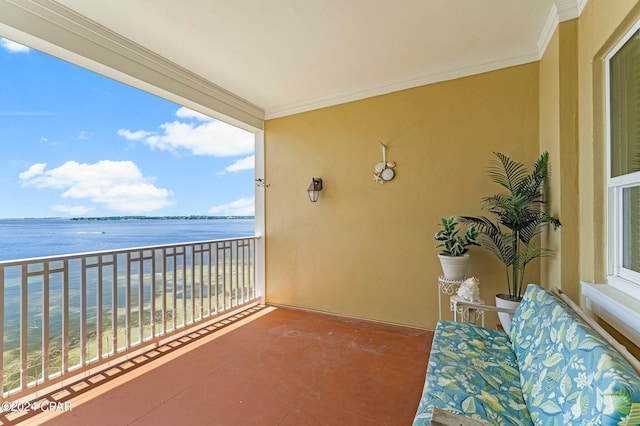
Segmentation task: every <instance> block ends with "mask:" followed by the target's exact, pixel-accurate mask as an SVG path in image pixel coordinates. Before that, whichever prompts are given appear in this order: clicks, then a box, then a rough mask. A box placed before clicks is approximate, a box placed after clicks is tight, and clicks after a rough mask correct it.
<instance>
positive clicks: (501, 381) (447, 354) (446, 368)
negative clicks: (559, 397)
mask: <svg viewBox="0 0 640 426" xmlns="http://www.w3.org/2000/svg"><path fill="white" fill-rule="evenodd" d="M519 376H520V375H519V372H518V367H517V363H516V360H515V357H514V354H513V349H512V347H511V342H510V341H509V338H508V337H507V335H506V334H504V333H500V332H498V331H494V330H490V329H487V328H483V327H479V326H476V325H473V324H468V323H455V322H449V321H439V322H438V325H437V327H436V331H435V334H434V339H433V346H432V348H431V355H430V357H429V365H428V369H427V377H426V381H425V385H424V392H423V396H422V399H421V401H420V405H419V407H418V411H417V415H416V417H415V419H414V422H413V425H414V426H418V425H430V424H431V414H432V411H433V407H437V408H441V409H444V410H447V411H450V412H453V413H456V414H461V415H464V416H467V417H471V418H473V419H476V420H481V421H484V422H486V423H488V424H492V425H527V424H531V420H530V419H529V415H528V412H527V407H526V405H525V403H524V398H523V396H522V392H521V391H520V377H519Z"/></svg>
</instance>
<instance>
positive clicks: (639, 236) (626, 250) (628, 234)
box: [622, 186, 640, 272]
mask: <svg viewBox="0 0 640 426" xmlns="http://www.w3.org/2000/svg"><path fill="white" fill-rule="evenodd" d="M622 200H623V201H622V211H623V213H622V216H623V218H622V234H623V237H622V245H623V250H622V252H623V261H622V266H623V267H625V268H627V269H631V270H633V271H635V272H640V186H635V187H632V188H624V189H623V190H622Z"/></svg>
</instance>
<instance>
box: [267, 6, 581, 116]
mask: <svg viewBox="0 0 640 426" xmlns="http://www.w3.org/2000/svg"><path fill="white" fill-rule="evenodd" d="M587 1H588V0H554V3H552V5H551V8H550V9H549V14H548V16H547V19H546V21H545V24H544V26H543V28H542V31H541V32H540V36H539V37H538V41H537V43H536V46H535V47H531V48H529V49H523V50H522V51H520V52H518V53H517V54H516V55H514V56H512V57H507V58H496V59H495V60H493V61H489V62H486V63H483V64H469V65H467V66H462V67H452V68H451V69H449V70H440V71H433V70H429V71H424V72H420V73H415V74H410V75H405V76H401V77H398V78H395V79H391V80H388V81H386V82H382V83H379V84H375V85H372V86H368V87H361V88H359V89H355V90H353V91H347V92H342V93H336V94H333V95H330V96H325V97H322V98H316V99H311V100H308V101H304V102H299V103H296V104H291V105H285V106H282V107H276V108H267V110H266V112H265V119H266V120H270V119H274V118H279V117H284V116H287V115H292V114H299V113H303V112H307V111H312V110H315V109H320V108H326V107H330V106H334V105H339V104H343V103H347V102H353V101H358V100H362V99H366V98H370V97H373V96H380V95H386V94H389V93H393V92H397V91H400V90H405V89H412V88H414V87H419V86H424V85H427V84H433V83H439V82H443V81H447V80H454V79H456V78H463V77H468V76H471V75H475V74H480V73H484V72H489V71H495V70H498V69H501V68H507V67H511V66H516V65H522V64H526V63H529V62H535V61H539V60H540V59H541V58H542V56H543V55H544V52H545V51H546V50H547V46H548V45H549V42H550V41H551V38H552V37H553V34H554V32H555V31H556V28H558V25H559V24H560V22H563V21H566V20H569V19H574V18H577V17H579V16H580V14H581V13H582V10H583V9H584V6H585V5H586V3H587Z"/></svg>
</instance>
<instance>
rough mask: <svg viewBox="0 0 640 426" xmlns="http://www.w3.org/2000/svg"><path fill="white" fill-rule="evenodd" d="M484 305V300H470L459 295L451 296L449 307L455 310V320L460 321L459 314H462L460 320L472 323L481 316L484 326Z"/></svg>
mask: <svg viewBox="0 0 640 426" xmlns="http://www.w3.org/2000/svg"><path fill="white" fill-rule="evenodd" d="M476 305H477V306H476ZM484 307H485V304H484V300H478V301H477V302H469V301H468V300H466V299H463V298H462V297H460V296H458V295H456V296H451V298H450V299H449V309H451V310H452V311H453V320H454V321H456V322H458V315H460V321H462V322H470V323H472V324H475V323H476V322H477V320H478V318H481V319H482V322H481V325H482V326H483V327H484V311H485V309H484Z"/></svg>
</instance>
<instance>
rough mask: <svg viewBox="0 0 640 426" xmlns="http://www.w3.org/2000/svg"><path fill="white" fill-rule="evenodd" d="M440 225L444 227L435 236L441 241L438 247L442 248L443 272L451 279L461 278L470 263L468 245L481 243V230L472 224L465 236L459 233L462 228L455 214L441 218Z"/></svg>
mask: <svg viewBox="0 0 640 426" xmlns="http://www.w3.org/2000/svg"><path fill="white" fill-rule="evenodd" d="M440 225H441V226H442V229H441V230H439V231H438V232H436V235H435V236H434V238H435V239H436V241H439V243H438V244H437V245H436V248H442V250H441V251H440V254H439V255H438V258H439V259H440V265H441V266H442V272H443V273H444V277H445V278H447V279H449V280H461V279H463V278H464V277H465V274H466V272H467V266H468V264H469V254H468V253H467V252H468V251H469V248H468V247H469V246H472V245H474V246H479V245H480V244H479V243H478V242H477V241H476V238H478V235H479V232H478V231H477V230H476V228H475V226H473V225H471V226H470V227H469V228H468V229H467V231H466V232H465V234H464V235H463V236H460V235H458V233H459V232H460V230H459V229H456V227H457V226H458V222H456V217H455V216H451V217H442V218H440Z"/></svg>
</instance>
